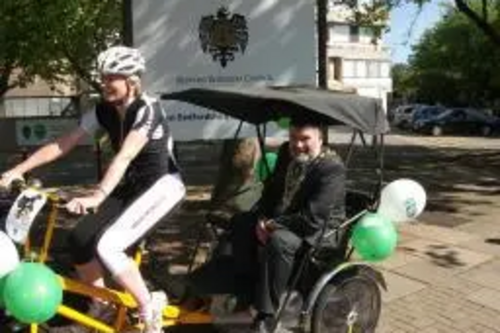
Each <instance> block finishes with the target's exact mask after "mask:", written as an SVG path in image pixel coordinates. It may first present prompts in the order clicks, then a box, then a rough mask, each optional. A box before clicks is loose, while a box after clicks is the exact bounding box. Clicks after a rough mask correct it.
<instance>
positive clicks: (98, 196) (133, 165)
mask: <svg viewBox="0 0 500 333" xmlns="http://www.w3.org/2000/svg"><path fill="white" fill-rule="evenodd" d="M97 63H98V71H99V74H100V75H101V80H102V92H103V99H102V101H100V102H99V103H97V105H96V107H95V109H93V110H92V111H91V112H87V113H85V114H84V115H83V117H82V119H81V121H80V124H79V126H78V127H77V128H75V129H74V130H73V131H71V132H69V133H67V134H66V135H64V136H62V137H60V138H58V139H56V140H55V141H54V142H52V143H49V144H47V145H45V146H43V147H41V148H40V149H38V150H37V151H36V152H35V153H34V154H33V155H31V156H30V157H29V158H28V159H27V160H26V161H24V162H22V163H20V164H19V165H17V166H15V167H14V168H12V169H11V170H9V171H7V172H5V173H3V174H2V176H1V179H0V185H3V186H9V184H10V183H11V182H12V180H14V179H16V178H21V177H22V176H23V174H24V173H26V172H28V171H30V170H32V169H34V168H36V167H39V166H41V165H44V164H47V163H49V162H52V161H54V160H56V159H58V158H60V157H62V156H64V155H65V154H67V153H68V152H69V151H71V150H72V149H73V148H74V147H75V146H77V145H78V143H80V142H82V141H83V140H84V139H85V137H87V136H93V135H94V134H95V132H96V131H97V130H98V129H99V128H102V129H103V130H104V131H105V132H106V133H107V134H108V136H109V139H110V142H111V144H112V147H113V149H114V151H115V152H116V155H115V156H114V158H113V160H112V161H111V164H110V166H109V168H108V169H107V171H106V173H105V175H104V177H103V179H102V180H101V181H100V183H99V184H98V185H97V186H96V188H95V190H94V191H93V193H92V194H91V195H89V196H86V197H78V198H74V199H72V200H71V201H70V202H69V203H68V204H67V206H66V207H67V209H68V210H69V211H70V212H72V213H76V214H83V215H85V216H84V218H83V219H82V220H81V221H80V222H79V223H78V224H77V226H76V227H75V228H74V229H73V230H72V232H71V234H70V236H69V244H70V246H71V252H72V254H73V259H74V261H75V264H76V269H77V272H78V274H79V277H80V278H81V279H82V280H83V281H84V282H86V283H90V284H92V285H94V286H101V287H102V286H104V280H103V271H102V266H104V267H106V268H107V269H108V270H109V271H110V272H111V274H112V276H113V278H114V279H115V280H116V282H118V283H119V284H120V285H121V286H122V287H124V288H125V289H126V290H127V291H128V292H130V293H131V294H132V296H133V297H134V298H135V300H136V301H137V304H138V306H139V315H140V318H141V320H142V321H143V323H144V327H145V330H144V332H146V333H158V332H161V319H162V309H163V307H164V306H165V305H166V297H165V295H164V294H163V293H158V292H154V293H150V292H149V291H148V289H147V287H146V284H145V282H144V280H143V278H142V276H141V274H140V272H139V270H138V267H137V266H136V265H135V264H134V262H133V261H132V260H131V259H130V258H129V257H128V256H127V255H126V252H125V251H126V250H127V249H128V248H130V247H131V246H132V245H134V244H136V243H137V242H138V240H140V239H141V238H143V237H144V235H145V234H146V233H147V232H148V231H150V230H151V229H152V228H153V227H154V226H155V225H156V224H157V223H158V222H159V221H160V220H161V219H162V218H163V217H164V216H165V215H166V214H167V213H168V212H170V211H171V210H172V209H173V208H174V206H176V205H177V204H178V203H179V202H180V201H181V200H182V199H183V197H184V196H185V187H184V185H183V182H182V180H181V177H180V175H179V171H178V168H177V166H176V163H175V160H174V158H173V156H172V154H171V147H172V138H171V135H170V130H169V127H168V124H167V120H166V117H165V115H164V112H163V110H162V107H161V105H160V103H159V102H158V101H157V100H156V99H153V98H152V97H150V96H148V95H147V94H146V93H144V92H143V91H142V90H141V75H142V74H143V73H144V71H145V61H144V58H143V57H142V55H141V54H140V52H139V51H138V50H136V49H133V48H129V47H124V46H115V47H111V48H110V49H108V50H106V51H104V52H103V53H101V54H100V55H99V57H98V60H97ZM94 208H96V209H97V210H96V213H95V214H88V215H87V214H86V213H87V211H88V210H90V209H94ZM97 301H98V300H95V301H94V302H97Z"/></svg>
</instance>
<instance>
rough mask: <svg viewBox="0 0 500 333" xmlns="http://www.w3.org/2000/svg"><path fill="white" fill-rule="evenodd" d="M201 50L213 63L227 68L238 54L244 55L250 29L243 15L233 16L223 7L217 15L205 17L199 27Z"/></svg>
mask: <svg viewBox="0 0 500 333" xmlns="http://www.w3.org/2000/svg"><path fill="white" fill-rule="evenodd" d="M198 32H199V38H200V44H201V49H202V50H203V53H210V54H211V55H212V59H213V61H219V62H220V64H221V66H222V67H226V66H227V63H228V62H229V61H234V55H235V53H237V52H241V53H244V52H245V49H246V47H247V44H248V27H247V22H246V19H245V17H244V16H243V15H240V14H232V15H231V13H230V12H229V10H228V9H227V8H226V7H221V8H220V9H219V10H218V11H217V14H216V15H208V16H203V17H202V18H201V21H200V25H199V27H198Z"/></svg>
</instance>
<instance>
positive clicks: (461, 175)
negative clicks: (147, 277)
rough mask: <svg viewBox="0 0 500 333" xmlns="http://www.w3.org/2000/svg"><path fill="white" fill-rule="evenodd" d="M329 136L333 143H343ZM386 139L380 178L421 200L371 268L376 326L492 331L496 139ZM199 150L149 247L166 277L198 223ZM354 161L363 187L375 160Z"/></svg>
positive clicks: (209, 174)
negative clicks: (381, 281)
mask: <svg viewBox="0 0 500 333" xmlns="http://www.w3.org/2000/svg"><path fill="white" fill-rule="evenodd" d="M335 135H337V137H336V136H333V137H332V139H334V140H332V142H344V141H346V138H347V137H346V136H345V135H342V134H335ZM387 143H388V145H387V149H386V156H387V160H386V180H392V179H397V178H401V177H409V178H413V179H416V180H418V181H419V182H421V183H422V184H423V185H424V187H425V188H426V189H427V193H428V195H429V201H428V207H427V210H426V212H425V213H424V214H423V215H422V216H421V219H420V221H419V223H418V224H411V225H402V226H400V235H401V241H400V244H399V247H398V251H397V253H396V254H395V255H394V256H393V257H392V258H390V259H389V260H387V261H385V262H384V263H382V264H380V265H379V266H380V268H381V269H382V270H383V272H384V275H385V277H386V279H387V281H388V287H389V290H388V292H387V293H385V294H384V307H383V313H382V318H381V322H380V325H379V328H378V330H377V332H380V333H396V332H401V333H403V332H405V333H410V332H415V333H416V332H425V333H431V332H443V333H445V332H446V333H448V332H483V333H488V332H499V333H500V282H499V276H500V226H499V225H498V222H497V221H498V218H497V216H498V215H499V214H500V179H499V177H498V173H499V170H500V139H498V138H494V139H490V138H453V137H443V138H433V137H420V136H407V135H391V136H389V137H388V138H387ZM207 147H208V148H210V149H211V150H208V151H210V152H211V153H210V154H207ZM207 147H204V148H203V149H202V150H203V151H204V152H205V155H203V154H198V152H199V150H197V149H194V148H192V147H191V148H189V147H184V148H183V150H181V156H184V159H183V160H184V161H187V162H189V161H191V162H195V163H191V164H196V165H198V168H194V167H193V168H191V167H189V163H186V167H187V175H188V177H187V178H188V181H189V183H190V184H191V186H190V199H189V200H188V201H187V202H186V203H185V205H184V206H183V209H182V210H181V211H180V212H179V213H178V215H177V218H176V219H174V221H173V222H172V223H169V224H168V225H165V228H163V229H161V230H159V232H158V233H157V235H156V237H155V242H154V244H153V245H154V246H153V248H154V251H155V252H156V254H157V255H158V257H159V260H165V261H166V262H169V263H170V266H169V273H170V274H177V273H182V271H183V270H184V268H185V263H186V259H187V254H188V253H190V249H191V248H192V246H193V241H194V237H195V235H196V230H197V227H198V226H199V224H200V223H201V222H202V221H203V214H204V212H205V211H204V209H205V208H206V202H207V199H208V192H207V191H208V190H209V187H208V186H207V185H208V184H209V182H208V181H207V180H213V174H214V170H215V169H214V168H213V167H211V166H210V165H213V161H214V160H215V159H216V157H214V154H212V153H214V152H216V149H215V148H214V147H213V146H212V145H207ZM339 150H341V151H343V146H339ZM359 150H360V149H359ZM202 155H203V156H206V157H202ZM200 158H201V159H203V158H205V159H204V160H203V161H201V162H200ZM356 158H357V155H356ZM209 162H211V163H209ZM353 162H354V161H353ZM356 162H357V163H354V164H355V165H358V168H353V169H352V172H351V174H350V176H351V177H352V178H355V179H357V180H359V182H357V183H356V184H353V185H356V186H366V184H367V183H368V180H370V179H372V180H373V177H374V176H373V173H371V172H370V171H371V170H372V167H373V165H369V162H368V161H367V160H365V159H364V158H362V157H360V158H359V159H356ZM200 166H202V167H203V168H204V169H203V171H201V172H200V169H199V167H200ZM157 273H158V274H160V275H161V274H162V273H161V272H157ZM162 281H163V280H162ZM160 282H161V281H160Z"/></svg>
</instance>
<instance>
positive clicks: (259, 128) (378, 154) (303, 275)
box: [162, 86, 389, 333]
mask: <svg viewBox="0 0 500 333" xmlns="http://www.w3.org/2000/svg"><path fill="white" fill-rule="evenodd" d="M162 98H163V99H166V100H175V101H181V102H185V103H190V104H194V105H197V106H200V107H204V108H207V109H209V110H215V111H217V112H221V113H223V114H225V115H227V116H230V117H233V118H236V119H239V120H240V121H244V122H247V123H250V124H253V125H254V126H255V128H256V132H257V136H258V139H259V144H260V146H261V151H264V149H265V148H264V137H265V132H266V124H268V123H269V122H272V121H279V120H280V119H283V118H287V117H301V116H307V117H315V118H316V119H318V120H319V121H320V122H321V123H323V124H325V125H344V126H347V127H349V128H350V130H351V131H352V134H351V139H350V144H349V146H348V150H347V152H346V155H345V156H344V163H345V164H346V166H347V168H349V162H350V159H351V158H352V156H353V153H354V149H355V147H356V145H355V143H356V140H357V139H359V140H361V143H362V145H363V146H370V145H371V149H370V150H371V151H372V152H373V153H374V156H375V160H376V164H375V165H374V167H373V169H374V170H373V171H374V172H373V174H374V175H375V177H374V178H375V181H374V182H373V184H372V185H371V189H370V190H369V191H368V192H363V191H360V190H355V189H350V190H348V192H347V193H346V214H347V217H346V220H345V221H344V222H343V223H342V225H341V226H340V227H339V228H338V229H337V230H324V234H323V237H321V238H320V240H319V241H318V244H316V245H315V246H311V247H309V248H308V247H305V249H304V251H302V252H301V253H302V254H301V258H300V259H299V260H297V263H296V264H295V266H296V267H295V269H294V273H293V276H292V278H291V280H290V281H289V284H288V289H287V292H286V294H285V297H283V299H282V302H281V304H280V308H279V310H278V312H277V315H276V316H275V322H274V325H273V326H274V327H273V330H275V329H277V328H278V327H279V326H281V324H284V325H285V326H287V327H288V328H293V329H295V330H298V331H303V332H314V333H320V332H333V333H336V332H338V333H340V332H346V333H352V332H363V333H370V332H374V331H375V328H376V326H377V323H378V319H379V316H380V311H381V291H380V290H381V289H386V283H385V280H384V278H383V276H382V274H381V273H380V272H379V271H378V270H376V269H375V268H374V267H372V266H371V265H369V264H367V263H363V262H359V261H351V255H352V253H353V249H352V247H351V246H350V244H349V238H350V235H351V230H352V227H353V226H354V225H355V223H356V222H357V221H358V220H359V219H360V218H361V217H362V216H363V215H364V214H365V213H366V212H368V211H369V210H374V209H375V208H376V205H377V203H378V199H379V195H380V190H381V187H382V183H383V172H382V171H383V166H384V165H383V143H384V141H383V139H384V134H385V133H387V132H388V130H389V127H388V123H387V121H386V117H385V113H384V111H383V109H382V108H381V105H380V103H379V101H378V100H376V99H373V98H367V97H361V96H358V95H354V94H351V93H344V92H333V91H327V90H323V89H318V88H315V87H308V86H283V87H256V88H234V87H233V88H209V89H199V88H195V89H189V90H185V91H181V92H175V93H170V94H165V95H163V96H162ZM365 135H371V136H372V142H371V143H368V142H367V140H366V138H365ZM209 224H210V223H209ZM207 227H209V228H214V225H207ZM215 227H217V226H215ZM221 228H222V229H224V228H226V227H221ZM225 231H226V230H222V231H221V230H219V233H217V232H216V233H215V235H216V236H219V237H220V236H222V235H223V234H224V232H225ZM200 241H201V240H198V245H199V243H200ZM215 241H218V240H215ZM334 243H335V244H337V245H336V246H332V244H334ZM339 244H340V246H339ZM219 246H220V244H219ZM197 249H198V246H197V248H196V250H197ZM196 250H195V251H196ZM226 259H227V258H225V257H224V256H221V257H219V258H215V260H213V262H211V263H209V264H208V265H207V266H206V267H203V270H202V273H201V274H199V272H198V271H196V270H195V279H194V281H195V282H194V284H195V285H196V284H200V283H201V284H204V286H202V287H201V288H200V289H201V290H204V291H203V292H206V293H208V294H211V293H212V292H213V293H214V294H221V293H226V295H227V298H226V304H225V306H224V308H225V310H230V309H231V304H234V294H233V292H234V290H231V281H230V279H229V280H225V279H224V278H222V275H223V274H220V272H221V271H230V270H231V264H230V260H229V262H228V261H227V260H226ZM207 267H208V268H207ZM196 274H198V275H196ZM211 275H212V277H213V276H215V279H216V280H217V282H216V283H215V285H214V286H212V287H213V291H211V290H210V287H206V284H207V281H209V280H210V276H211ZM200 281H201V282H200ZM233 284H234V281H233ZM221 285H222V286H224V287H222V289H221V287H220V286H221ZM224 289H225V290H224ZM198 290H199V289H198Z"/></svg>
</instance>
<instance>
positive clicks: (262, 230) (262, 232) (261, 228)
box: [255, 220, 276, 245]
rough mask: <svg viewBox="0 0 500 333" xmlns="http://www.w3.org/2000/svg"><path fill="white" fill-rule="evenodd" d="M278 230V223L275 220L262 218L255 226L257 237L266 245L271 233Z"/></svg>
mask: <svg viewBox="0 0 500 333" xmlns="http://www.w3.org/2000/svg"><path fill="white" fill-rule="evenodd" d="M274 230H276V223H275V222H274V221H273V220H260V221H259V222H258V223H257V225H256V226H255V233H256V235H257V239H258V240H259V242H260V243H261V244H262V245H265V244H266V243H267V241H268V239H269V236H270V235H271V233H272V232H273V231H274Z"/></svg>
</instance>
